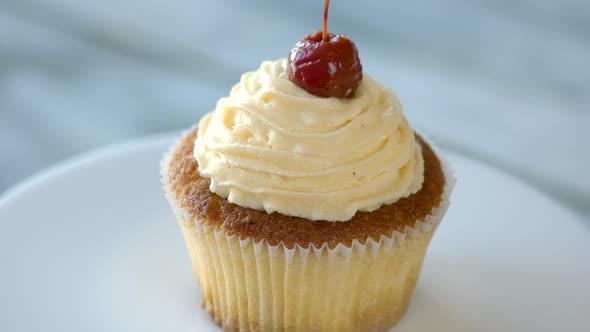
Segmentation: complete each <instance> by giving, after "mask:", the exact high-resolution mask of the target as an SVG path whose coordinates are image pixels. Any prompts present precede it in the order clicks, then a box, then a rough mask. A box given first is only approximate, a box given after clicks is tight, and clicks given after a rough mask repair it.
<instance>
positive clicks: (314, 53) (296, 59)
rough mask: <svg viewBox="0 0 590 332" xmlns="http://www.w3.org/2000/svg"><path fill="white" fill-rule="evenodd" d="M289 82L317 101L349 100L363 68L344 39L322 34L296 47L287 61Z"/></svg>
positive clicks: (354, 51)
mask: <svg viewBox="0 0 590 332" xmlns="http://www.w3.org/2000/svg"><path fill="white" fill-rule="evenodd" d="M287 70H288V72H289V79H290V80H291V81H292V82H293V83H295V84H297V85H298V86H300V87H301V88H303V89H305V90H306V91H307V92H309V93H311V94H314V95H316V96H320V97H338V98H350V97H352V96H354V93H355V92H356V90H357V88H358V86H359V84H360V82H361V80H362V79H363V67H362V65H361V61H360V59H359V55H358V50H357V49H356V46H355V45H354V43H353V42H352V41H351V40H350V39H349V38H348V37H346V36H343V35H337V34H332V33H330V34H328V35H327V40H324V39H323V33H322V31H318V32H316V33H314V34H311V35H309V36H307V37H305V38H303V40H301V41H299V42H298V43H297V44H295V47H294V48H293V49H292V50H291V53H290V54H289V58H288V66H287Z"/></svg>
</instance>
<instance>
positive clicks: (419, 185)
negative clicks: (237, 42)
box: [161, 33, 453, 331]
mask: <svg viewBox="0 0 590 332" xmlns="http://www.w3.org/2000/svg"><path fill="white" fill-rule="evenodd" d="M321 35H322V37H321V38H320V37H318V36H317V34H316V35H311V36H308V37H307V38H306V39H305V40H308V41H309V42H308V43H306V42H305V40H304V41H303V43H302V42H300V43H298V44H297V45H296V47H295V48H294V49H293V51H292V53H291V55H290V57H289V59H288V60H287V59H279V60H276V61H267V62H263V63H262V65H261V66H260V68H258V70H256V71H253V72H248V73H246V74H244V75H242V77H241V79H240V82H239V83H238V84H236V85H235V86H234V87H233V88H232V89H231V92H230V93H229V96H228V97H225V98H222V99H220V100H219V101H218V103H217V106H216V108H215V110H214V111H213V112H211V113H209V114H207V115H205V116H204V117H203V118H202V119H201V120H200V122H199V124H198V126H196V127H194V128H192V129H190V130H188V131H187V132H186V133H185V134H184V135H183V136H182V137H181V138H180V140H179V141H178V142H177V143H176V144H175V145H174V146H173V147H172V148H171V150H170V152H169V153H168V154H167V155H166V156H165V158H164V160H163V161H162V167H161V179H162V183H163V187H164V190H165V193H166V197H167V199H168V200H169V202H170V205H171V206H172V209H173V210H174V212H175V215H176V216H177V218H178V221H179V224H180V227H181V230H182V233H183V235H184V239H185V241H186V244H187V247H188V250H189V253H190V256H191V259H192V263H193V267H194V271H195V275H196V278H197V280H198V283H199V284H200V286H201V290H202V306H203V308H204V310H206V311H207V313H208V314H209V315H210V316H211V318H212V319H213V320H214V321H215V322H216V323H217V324H218V325H220V326H221V327H223V328H224V329H225V330H228V331H384V330H388V329H390V328H391V327H392V326H393V325H395V323H396V322H397V321H398V320H399V319H400V318H401V317H402V315H403V313H404V312H405V310H406V308H407V306H408V303H409V301H410V298H411V295H412V292H413V290H414V288H415V285H416V282H417V280H418V276H419V273H420V269H421V266H422V262H423V259H424V255H425V253H426V250H427V248H428V244H429V242H430V239H431V238H432V236H433V235H434V232H435V230H436V228H437V227H438V225H439V223H440V221H441V218H442V217H443V214H444V212H445V211H446V208H447V207H448V204H449V195H450V192H451V189H452V188H451V187H452V183H453V179H452V176H451V175H450V174H449V172H448V170H447V168H446V166H445V164H444V163H443V162H442V161H441V159H440V158H439V156H438V155H437V153H436V152H435V151H434V149H433V148H432V147H431V145H430V144H429V143H428V142H427V141H426V140H425V139H423V138H422V137H421V136H419V135H418V134H416V133H415V132H414V130H413V129H412V128H411V126H410V125H409V123H408V121H407V120H406V118H405V117H404V114H403V112H402V107H401V105H400V102H399V100H398V98H397V97H396V95H395V94H394V93H393V92H392V91H391V90H390V89H389V88H387V87H385V86H383V85H382V84H380V83H379V82H377V81H376V80H374V79H373V78H371V77H370V76H369V75H366V74H365V75H363V73H362V68H361V66H360V62H359V61H358V53H357V51H356V48H355V47H354V44H352V42H350V40H349V39H348V38H347V37H344V36H338V35H327V39H326V34H325V33H323V34H321ZM336 38H341V39H346V40H345V43H350V44H352V51H347V52H348V53H347V54H349V55H345V56H343V58H344V59H339V60H338V59H336V60H338V61H339V62H338V61H332V60H334V59H333V54H332V53H333V52H332V51H329V52H327V54H328V55H327V56H326V57H325V58H323V55H322V53H321V51H317V49H320V50H321V49H322V47H321V46H320V47H316V48H315V49H316V50H315V51H312V52H311V53H310V52H307V53H306V50H310V49H311V48H309V47H310V46H309V45H310V44H313V43H316V44H318V43H319V44H321V43H331V44H332V46H331V47H337V48H338V47H340V46H334V45H338V43H340V42H341V41H336V40H335V39H336ZM306 45H307V46H306ZM312 46H313V45H312ZM316 46H317V45H316ZM306 48H308V49H306ZM312 48H313V47H312ZM314 52H316V53H314ZM317 52H319V53H317ZM330 52H332V53H330ZM302 54H303V55H302ZM309 54H315V55H316V56H317V57H316V58H315V60H314V61H316V62H313V63H315V64H316V68H315V69H314V68H313V65H310V66H305V65H302V63H303V64H304V63H308V64H309V63H311V62H309V61H308V62H305V61H307V60H309ZM330 54H332V55H330ZM300 55H302V56H300ZM331 56H332V58H330V57H331ZM340 56H341V55H340ZM355 56H356V57H357V58H356V59H352V60H353V61H350V60H351V58H350V57H353V58H354V57H355ZM306 57H308V58H306ZM306 59H307V60H306ZM318 59H319V60H318ZM300 60H301V61H300ZM328 60H329V61H328ZM318 61H319V62H320V63H322V62H323V65H324V68H325V71H326V72H327V74H328V76H325V77H327V80H324V81H323V82H320V83H318V81H321V80H322V75H321V72H319V71H318V70H321V69H318V68H317V63H318ZM355 66H356V67H355ZM310 68H311V70H312V72H305V70H308V71H309V70H310ZM335 71H336V72H335ZM338 71H340V72H338ZM318 72H319V74H318ZM314 84H315V87H314Z"/></svg>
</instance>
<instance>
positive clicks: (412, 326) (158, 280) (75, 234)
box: [0, 137, 590, 332]
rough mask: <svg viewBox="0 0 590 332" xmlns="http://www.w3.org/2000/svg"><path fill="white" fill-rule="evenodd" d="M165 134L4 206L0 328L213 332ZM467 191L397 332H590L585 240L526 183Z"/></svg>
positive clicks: (589, 264) (500, 179)
mask: <svg viewBox="0 0 590 332" xmlns="http://www.w3.org/2000/svg"><path fill="white" fill-rule="evenodd" d="M170 142H171V139H170V137H159V138H153V139H149V140H143V141H136V142H134V143H128V144H125V145H120V146H118V147H114V148H110V149H107V150H103V151H99V152H96V153H92V154H89V155H86V156H83V157H81V158H78V159H76V160H74V161H71V162H67V163H65V164H63V165H61V166H58V167H56V168H53V169H51V170H49V171H47V172H45V173H44V174H42V175H39V176H36V177H34V178H33V179H32V180H30V181H28V182H26V183H24V184H22V185H20V186H18V187H16V188H14V189H13V190H11V191H10V192H8V193H6V194H5V195H4V196H3V197H2V198H0V331H217V330H218V328H217V327H216V326H215V325H214V324H213V323H211V322H210V321H209V319H208V318H207V316H206V315H205V314H204V313H203V311H201V309H200V306H199V303H200V299H199V296H200V295H199V290H198V287H197V284H196V281H195V280H194V277H193V273H192V270H191V265H190V262H189V257H188V254H187V252H186V249H185V247H184V242H183V239H182V237H181V234H180V230H179V228H178V226H177V225H176V221H175V220H174V217H173V215H172V213H171V210H170V208H169V207H168V205H167V202H166V201H165V199H164V195H163V192H162V189H161V188H160V183H159V175H158V171H159V161H160V158H161V155H162V153H163V152H164V151H165V150H166V148H167V146H168V145H169V143H170ZM450 160H451V163H452V164H453V166H454V168H455V170H456V173H457V177H458V178H459V182H458V184H457V187H456V189H455V192H454V195H453V197H452V200H453V204H452V205H451V208H450V209H449V211H448V213H447V216H446V217H445V219H444V220H443V224H442V225H441V227H440V228H439V231H438V233H437V234H436V236H435V238H434V240H433V242H432V245H431V249H430V250H429V253H428V255H427V257H426V260H425V263H424V268H423V271H422V275H421V279H420V282H419V285H418V287H417V289H416V292H415V295H414V299H413V302H412V304H411V306H410V309H409V311H408V313H407V314H406V316H405V318H404V319H403V320H402V321H401V323H400V324H399V325H398V326H397V327H396V328H395V331H396V332H402V331H590V258H589V255H590V232H589V230H588V228H587V227H586V226H585V225H584V224H582V223H581V221H580V220H578V219H576V218H575V217H574V216H573V215H572V214H571V213H570V212H569V211H567V210H565V209H564V208H562V207H560V206H558V205H557V204H556V203H554V202H552V201H551V200H549V199H547V198H545V197H544V196H542V195H541V194H539V193H537V192H535V191H533V190H531V189H530V188H528V187H526V186H525V185H523V184H522V183H520V182H519V181H517V180H515V179H513V178H511V177H509V176H507V175H504V174H501V173H499V172H497V171H495V170H493V169H491V168H489V167H486V166H484V165H481V164H479V163H477V162H474V161H471V160H468V159H465V158H464V157H460V156H457V155H452V154H451V155H450Z"/></svg>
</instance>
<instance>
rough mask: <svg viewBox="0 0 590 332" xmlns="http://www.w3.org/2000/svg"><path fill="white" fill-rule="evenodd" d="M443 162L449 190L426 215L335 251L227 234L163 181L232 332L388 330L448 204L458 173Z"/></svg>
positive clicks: (207, 305)
mask: <svg viewBox="0 0 590 332" xmlns="http://www.w3.org/2000/svg"><path fill="white" fill-rule="evenodd" d="M166 162H167V161H166V160H165V161H164V163H163V170H162V174H166V172H167V169H166V168H167V165H166ZM441 162H442V163H443V168H444V170H445V179H446V185H445V190H444V194H443V198H442V200H441V203H440V204H439V207H437V208H435V209H433V211H432V212H431V214H430V215H429V216H427V217H426V218H425V219H424V220H418V221H416V223H415V225H414V227H406V229H405V231H404V232H402V233H400V232H393V234H390V235H389V236H381V238H380V239H379V240H374V239H368V240H366V241H364V242H363V243H361V242H359V241H356V240H355V241H353V243H352V245H351V246H345V245H342V244H340V245H338V246H336V247H335V248H329V247H328V246H327V244H325V245H323V246H321V247H319V248H317V247H315V246H313V245H312V246H309V247H307V248H304V247H301V246H299V245H296V246H295V247H294V248H292V249H289V248H287V247H286V246H284V245H283V244H279V245H276V246H272V245H269V244H268V243H267V242H266V241H264V240H262V241H259V242H254V241H253V240H252V239H250V238H240V237H238V236H236V235H229V234H228V233H227V232H226V231H225V230H223V229H215V228H214V227H211V226H207V225H206V223H205V222H204V221H202V220H199V218H197V217H196V216H194V215H192V214H191V213H190V212H189V211H188V210H187V209H185V208H183V207H182V206H181V205H180V204H179V202H178V201H177V200H176V197H174V196H175V195H174V194H173V193H172V192H171V191H170V190H169V186H167V184H166V183H164V187H165V190H166V196H167V198H168V199H169V201H170V204H171V205H172V208H173V209H174V212H175V214H176V216H177V217H178V220H179V223H180V226H181V229H182V233H183V235H184V238H185V240H186V244H187V247H188V250H189V253H190V255H191V258H192V263H193V267H194V271H195V274H196V276H197V279H198V281H199V284H200V285H201V289H202V305H203V308H204V309H205V310H206V311H207V313H208V314H209V315H210V316H211V317H212V319H213V320H215V322H216V323H217V324H218V325H220V326H222V327H223V328H224V329H225V330H228V331H387V330H389V329H390V328H391V327H392V326H393V325H395V323H396V322H397V321H398V320H399V319H400V318H401V317H402V315H403V313H404V312H405V310H406V308H407V306H408V303H409V301H410V297H411V295H412V292H413V290H414V288H415V285H416V281H417V280H418V276H419V273H420V269H421V267H422V261H423V259H424V255H425V253H426V250H427V248H428V244H429V242H430V239H431V238H432V236H433V234H434V232H435V230H436V228H437V226H438V224H439V222H440V221H441V219H442V217H443V215H444V213H445V211H446V210H447V207H448V206H449V196H450V193H451V191H452V188H453V185H454V177H453V175H452V174H451V172H450V171H449V168H448V166H447V164H446V163H445V162H443V161H442V160H441ZM163 179H164V182H165V181H166V180H165V177H163Z"/></svg>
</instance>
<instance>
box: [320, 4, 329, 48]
mask: <svg viewBox="0 0 590 332" xmlns="http://www.w3.org/2000/svg"><path fill="white" fill-rule="evenodd" d="M329 7H330V0H326V3H325V4H324V30H323V31H322V40H323V41H328V8H329Z"/></svg>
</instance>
